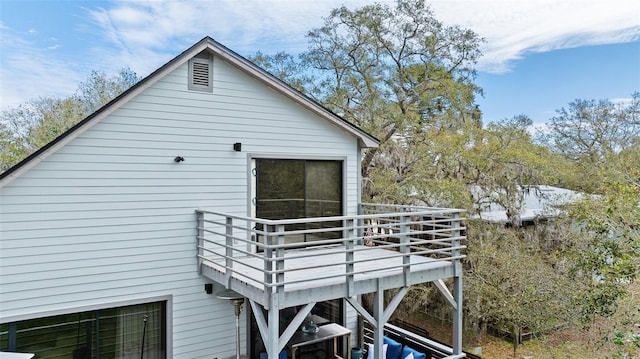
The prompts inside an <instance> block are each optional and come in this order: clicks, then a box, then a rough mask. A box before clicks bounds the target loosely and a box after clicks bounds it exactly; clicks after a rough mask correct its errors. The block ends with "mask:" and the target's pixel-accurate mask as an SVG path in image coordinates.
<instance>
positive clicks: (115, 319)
mask: <svg viewBox="0 0 640 359" xmlns="http://www.w3.org/2000/svg"><path fill="white" fill-rule="evenodd" d="M165 312H166V303H165V302H156V303H148V304H139V305H132V306H126V307H118V308H110V309H101V310H95V311H87V312H80V313H73V314H64V315H56V316H52V317H46V318H39V319H31V320H24V321H19V322H13V323H5V324H1V325H0V351H11V352H24V353H34V354H36V356H35V357H36V358H50V359H54V358H73V359H90V358H105V359H112V358H113V359H127V358H142V357H143V358H145V359H161V358H165V357H166V354H165V353H166V334H165V333H166V328H165V323H166V320H165Z"/></svg>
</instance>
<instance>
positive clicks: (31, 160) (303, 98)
mask: <svg viewBox="0 0 640 359" xmlns="http://www.w3.org/2000/svg"><path fill="white" fill-rule="evenodd" d="M207 48H209V49H210V50H212V51H213V52H214V54H217V55H219V56H222V57H224V58H225V59H226V60H227V61H230V62H231V63H232V64H234V65H236V66H237V67H240V68H241V69H243V70H245V71H247V72H249V74H251V75H253V77H255V78H257V79H259V80H261V81H263V82H265V83H266V84H267V85H270V87H272V88H274V89H276V90H278V91H280V92H282V93H284V94H285V95H287V96H289V97H291V98H292V99H293V100H295V101H296V102H298V103H300V104H302V105H304V106H305V107H307V108H308V109H311V110H313V111H314V112H316V113H317V114H319V115H321V116H323V117H325V118H326V119H328V120H330V121H331V122H333V123H334V124H336V125H338V126H340V127H343V128H344V129H345V130H347V131H348V132H350V133H352V134H353V135H354V136H356V137H358V138H359V140H360V143H361V145H362V146H363V147H376V146H377V145H378V144H379V143H380V141H379V140H378V139H377V138H375V137H374V136H373V135H371V134H369V133H367V132H366V131H364V130H363V129H361V128H359V127H358V126H356V125H354V124H352V123H350V122H349V121H347V120H345V119H344V118H342V117H341V116H339V115H337V114H335V113H334V112H332V111H330V110H329V109H327V108H326V107H324V106H322V105H321V104H319V103H318V102H317V101H315V100H313V99H312V98H310V97H309V96H307V95H305V94H303V93H301V92H300V91H298V90H296V89H294V88H293V87H291V86H290V85H288V84H287V83H285V82H284V81H282V80H280V79H279V78H277V77H275V76H274V75H272V74H270V73H269V72H267V71H266V70H264V69H262V68H260V67H259V66H257V65H256V64H254V63H252V62H251V61H249V60H247V59H246V58H244V57H243V56H241V55H239V54H238V53H236V52H234V51H232V50H231V49H229V48H227V47H226V46H224V45H222V44H220V43H219V42H217V41H215V40H214V39H213V38H211V37H209V36H206V37H204V38H203V39H202V40H200V41H198V42H197V43H195V44H194V45H192V46H191V47H189V48H188V49H186V50H184V51H183V52H182V53H180V54H179V55H178V56H176V57H174V58H173V59H172V60H170V61H169V62H167V63H166V64H164V65H162V66H161V67H160V68H158V69H157V70H155V71H153V72H152V73H150V74H149V75H148V76H146V77H145V78H144V79H142V80H140V81H139V82H138V83H136V84H135V85H133V86H131V88H129V89H127V90H126V91H124V92H123V93H121V94H120V95H118V96H117V97H116V98H114V99H113V100H111V101H109V102H108V103H107V104H105V105H104V106H102V107H100V108H99V109H98V110H96V111H95V112H93V113H92V114H90V115H89V116H87V117H86V118H84V119H83V120H82V121H80V122H78V123H77V124H75V125H74V126H72V127H71V128H69V129H68V130H67V131H65V132H64V133H62V134H61V135H60V136H58V137H56V138H55V139H53V140H52V141H51V142H49V143H47V144H46V145H44V146H42V147H41V148H39V149H38V150H37V151H35V152H33V153H32V154H30V155H29V156H27V157H26V158H24V159H23V160H21V161H20V162H18V163H17V164H15V165H14V166H12V167H10V168H9V169H7V170H6V171H4V172H2V173H0V187H2V186H4V185H5V184H6V183H7V182H8V181H9V180H10V179H11V178H12V177H14V176H15V177H17V176H18V175H19V173H20V172H21V170H26V169H27V167H28V165H30V164H33V165H35V163H37V159H39V158H40V159H42V158H44V157H46V156H45V155H46V154H47V153H49V151H53V150H55V149H56V146H58V145H60V144H61V143H63V141H64V140H65V139H68V138H70V137H71V136H72V135H74V134H79V132H80V131H81V130H82V129H85V128H88V124H90V123H92V122H93V121H94V120H96V119H98V118H102V117H104V116H106V115H108V114H109V113H111V112H112V111H114V110H115V109H116V108H117V106H118V104H123V103H125V101H124V99H126V98H128V97H130V96H133V95H134V94H137V93H138V92H140V91H142V90H144V89H145V88H147V87H149V86H151V85H152V84H153V83H155V81H157V80H158V79H159V78H160V74H162V73H164V72H165V71H167V70H169V69H173V68H174V67H176V66H179V65H180V64H182V63H184V61H186V60H188V59H189V58H191V57H193V56H195V55H197V54H198V53H199V52H200V51H202V50H205V49H207Z"/></svg>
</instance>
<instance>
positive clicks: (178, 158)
mask: <svg viewBox="0 0 640 359" xmlns="http://www.w3.org/2000/svg"><path fill="white" fill-rule="evenodd" d="M173 160H174V161H175V162H176V163H180V162H182V161H184V157H182V156H176V158H174V159H173Z"/></svg>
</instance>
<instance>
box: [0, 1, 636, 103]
mask: <svg viewBox="0 0 640 359" xmlns="http://www.w3.org/2000/svg"><path fill="white" fill-rule="evenodd" d="M372 2H373V0H366V1H365V0H344V1H343V0H325V1H306V0H262V1H257V0H241V1H236V0H217V1H205V0H195V1H186V0H183V1H166V0H156V1H126V0H123V1H120V0H117V1H114V2H108V3H100V4H101V6H103V7H96V6H95V5H94V4H93V3H91V2H86V3H85V4H84V6H85V8H84V11H85V13H84V14H81V15H79V16H77V19H78V23H76V24H72V25H66V26H69V29H70V30H69V31H73V33H72V34H73V35H71V36H70V37H72V36H74V39H75V35H76V34H81V35H82V36H84V37H87V36H88V37H89V38H91V42H87V43H86V44H81V45H80V46H81V47H82V46H84V47H82V48H80V49H79V50H76V52H75V53H69V52H67V51H68V50H69V48H70V47H71V46H66V45H65V40H66V41H69V39H62V40H58V41H51V40H49V41H48V42H47V43H46V44H45V45H42V44H39V43H37V42H36V40H35V38H37V35H38V32H37V31H36V30H37V29H32V31H29V33H28V35H29V36H27V34H26V33H22V34H18V33H17V32H14V31H12V30H11V29H8V28H7V26H6V24H5V23H0V27H1V28H2V30H3V31H2V32H1V34H0V36H1V40H2V47H3V48H2V69H1V70H0V76H1V77H0V79H1V86H2V88H1V96H2V104H1V105H2V107H5V106H7V105H9V106H13V105H16V104H19V103H22V102H24V101H26V100H28V99H29V98H32V97H34V96H38V95H43V96H48V95H65V94H66V95H68V94H70V93H72V91H73V90H74V89H75V87H76V86H77V84H78V82H79V81H82V80H83V79H84V78H85V77H86V75H87V74H88V73H89V71H90V70H99V71H104V72H107V73H111V72H116V71H118V70H119V69H120V68H121V67H123V66H129V67H130V68H132V69H133V70H134V71H136V72H137V73H138V74H140V75H146V74H148V73H149V72H151V71H153V70H154V69H156V68H157V67H159V66H160V65H162V64H163V63H165V62H166V61H168V60H170V59H171V58H172V57H174V56H176V55H177V54H178V53H179V52H180V51H182V50H184V49H186V48H187V47H188V46H190V45H192V44H193V43H195V42H196V41H198V40H200V39H201V38H202V37H204V36H207V35H209V36H212V37H213V38H214V39H216V40H218V41H220V42H221V43H222V44H224V45H226V46H228V47H229V48H231V49H233V50H234V51H237V52H239V53H240V54H243V55H249V54H252V53H254V52H255V51H257V50H261V51H263V52H276V51H280V50H284V51H287V52H290V53H298V52H301V51H304V50H305V49H306V48H307V41H306V39H305V35H306V33H307V32H308V31H309V30H310V29H313V28H315V27H318V26H321V25H322V18H323V17H325V16H327V15H328V14H329V12H330V10H331V9H333V8H336V7H339V6H341V5H342V3H345V5H346V6H348V7H350V8H355V7H359V6H362V5H365V4H367V3H372ZM381 2H384V3H387V4H389V5H391V6H393V4H394V2H395V1H393V0H383V1H381ZM430 4H432V8H433V10H434V12H435V15H436V18H438V19H440V20H442V21H443V22H445V23H446V24H447V25H454V24H457V25H460V26H462V27H466V28H470V29H472V30H474V31H475V32H477V33H478V34H479V35H480V36H482V37H484V38H485V39H486V43H485V44H484V45H483V53H484V57H483V58H482V59H481V60H480V62H479V64H478V65H479V69H480V70H482V71H488V72H504V71H508V70H509V66H510V64H511V63H512V62H513V61H514V60H517V59H519V58H522V57H524V56H526V55H527V54H528V53H535V52H544V51H550V50H555V49H561V48H570V47H577V46H585V45H596V44H608V43H619V42H627V41H637V40H639V39H640V24H639V22H638V14H640V1H637V0H609V1H606V2H605V1H600V0H580V1H577V0H532V1H512V0H500V1H498V0H434V1H431V2H430ZM84 15H86V16H84ZM25 36H26V37H25ZM74 45H75V44H74ZM58 46H64V47H65V51H64V52H63V51H61V49H58ZM47 48H50V49H58V50H57V51H56V52H55V53H56V54H60V55H56V56H60V57H52V56H51V54H52V52H51V51H48V52H47V51H46V50H47ZM63 54H64V55H63ZM62 56H66V57H62ZM52 69H55V71H52ZM43 84H46V88H47V91H48V93H46V94H43V93H41V92H40V91H42V85H43Z"/></svg>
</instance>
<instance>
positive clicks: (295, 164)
mask: <svg viewBox="0 0 640 359" xmlns="http://www.w3.org/2000/svg"><path fill="white" fill-rule="evenodd" d="M255 166H256V167H255V172H254V173H255V198H254V204H255V214H256V217H258V218H265V219H293V218H314V217H329V216H340V215H342V214H343V212H342V208H343V203H342V198H343V193H342V187H343V183H342V161H324V160H299V159H256V162H255ZM338 226H340V223H334V222H318V223H310V224H306V225H305V224H301V225H291V226H288V228H287V229H288V230H298V229H308V228H330V227H338ZM340 235H341V233H335V232H326V233H314V234H313V235H312V234H306V235H298V236H295V235H292V236H287V237H286V241H287V242H288V243H297V242H301V243H306V242H313V241H315V240H321V239H327V238H339V236H340Z"/></svg>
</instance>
